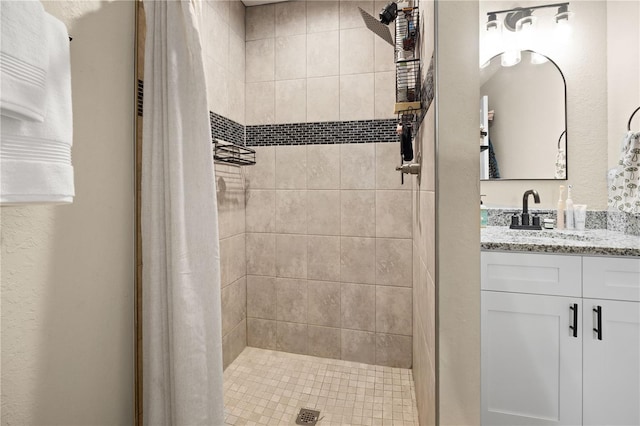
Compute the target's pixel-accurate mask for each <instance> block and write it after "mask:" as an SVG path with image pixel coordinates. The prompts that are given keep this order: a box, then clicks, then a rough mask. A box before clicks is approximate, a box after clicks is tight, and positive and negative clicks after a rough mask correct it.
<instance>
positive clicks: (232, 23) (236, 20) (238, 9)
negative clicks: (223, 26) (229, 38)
mask: <svg viewBox="0 0 640 426" xmlns="http://www.w3.org/2000/svg"><path fill="white" fill-rule="evenodd" d="M245 9H246V8H245V6H244V4H243V3H242V1H241V0H232V1H230V2H229V28H230V29H231V31H233V32H234V33H235V35H237V36H239V37H242V40H243V41H244V37H245V33H246V31H245V27H244V20H245Z"/></svg>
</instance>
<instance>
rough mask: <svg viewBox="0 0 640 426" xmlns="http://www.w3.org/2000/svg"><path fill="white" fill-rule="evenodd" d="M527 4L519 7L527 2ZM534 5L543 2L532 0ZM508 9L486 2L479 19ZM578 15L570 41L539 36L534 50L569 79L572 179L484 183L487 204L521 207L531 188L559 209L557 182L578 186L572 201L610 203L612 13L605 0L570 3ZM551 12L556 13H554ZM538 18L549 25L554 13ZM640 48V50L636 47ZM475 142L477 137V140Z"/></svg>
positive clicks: (595, 206) (549, 205)
mask: <svg viewBox="0 0 640 426" xmlns="http://www.w3.org/2000/svg"><path fill="white" fill-rule="evenodd" d="M526 4H528V3H526V2H524V3H518V6H526ZM532 4H538V3H537V2H532ZM496 9H497V10H500V9H504V3H503V2H500V1H491V2H488V1H487V2H481V3H480V13H479V15H478V21H479V24H480V25H484V23H485V22H486V12H488V11H489V10H496ZM571 11H572V12H575V19H572V20H571V27H572V34H571V36H570V38H569V40H568V41H567V42H566V43H565V42H562V41H561V40H559V39H556V38H553V37H543V35H546V34H547V33H539V34H540V35H539V36H538V37H537V38H536V39H535V40H534V42H535V43H533V44H532V47H534V50H537V51H539V52H540V53H542V54H545V55H547V56H548V57H550V58H551V59H553V60H554V61H555V62H556V63H557V64H558V66H559V67H560V69H561V70H562V72H563V74H564V76H565V79H566V81H567V134H568V150H567V156H568V176H569V180H568V181H561V182H559V181H530V180H522V181H509V182H482V184H481V188H482V193H483V194H487V197H486V198H485V204H487V205H488V206H493V207H519V206H521V205H522V194H523V193H524V191H526V190H527V189H531V188H533V189H536V190H537V191H538V192H539V193H540V200H541V204H540V207H543V208H554V207H555V206H556V204H557V201H558V186H559V185H565V186H566V185H567V184H572V185H573V200H574V202H576V203H581V204H587V206H588V207H587V208H588V209H589V210H594V209H595V210H597V209H600V210H602V209H606V206H607V188H606V185H607V179H606V174H607V167H608V164H607V163H608V161H607V152H608V142H607V133H608V131H607V41H606V34H607V12H606V2H604V1H576V2H571ZM549 13H551V12H549ZM544 18H545V19H544V20H543V19H539V22H540V23H545V22H546V23H548V22H549V21H548V20H549V19H553V14H552V13H551V16H546V15H545V17H544ZM636 51H637V50H636ZM474 141H475V139H474Z"/></svg>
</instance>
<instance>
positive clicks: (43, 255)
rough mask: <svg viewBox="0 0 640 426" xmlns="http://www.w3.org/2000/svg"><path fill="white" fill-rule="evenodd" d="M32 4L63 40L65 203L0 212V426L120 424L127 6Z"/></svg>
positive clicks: (127, 312)
mask: <svg viewBox="0 0 640 426" xmlns="http://www.w3.org/2000/svg"><path fill="white" fill-rule="evenodd" d="M43 4H44V7H45V9H47V11H49V12H50V13H51V14H53V15H54V16H56V17H58V18H59V19H61V20H62V21H64V22H65V24H66V25H67V27H68V29H69V33H70V34H71V35H72V36H73V42H72V43H71V72H72V90H73V112H74V145H73V164H74V167H75V185H76V197H75V200H74V202H73V204H71V205H66V206H57V207H52V206H32V207H7V208H2V210H1V211H0V214H2V219H1V227H2V240H1V241H2V242H1V254H2V263H1V268H2V288H1V291H2V293H1V298H2V354H1V357H2V424H20V425H31V424H33V425H35V424H38V425H42V424H48V425H54V424H60V425H70V424H77V425H81V424H82V425H88V424H93V425H114V424H122V425H124V424H131V423H132V422H133V389H134V386H133V380H134V371H133V365H134V364H133V360H134V357H133V356H134V354H133V343H134V336H133V332H134V324H133V294H134V273H135V269H134V260H135V258H134V251H133V248H134V240H133V239H134V232H133V226H134V225H133V224H134V176H133V173H134V162H133V158H134V157H133V152H134V143H133V131H134V126H133V117H134V109H133V94H134V68H133V59H134V16H135V15H134V4H133V3H132V2H97V1H95V2H86V1H61V2H55V1H47V2H43Z"/></svg>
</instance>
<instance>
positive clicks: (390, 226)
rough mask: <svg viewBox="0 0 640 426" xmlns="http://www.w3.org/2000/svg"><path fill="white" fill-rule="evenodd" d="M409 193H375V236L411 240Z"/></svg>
mask: <svg viewBox="0 0 640 426" xmlns="http://www.w3.org/2000/svg"><path fill="white" fill-rule="evenodd" d="M411 197H412V196H411V192H409V191H382V190H379V191H376V236H377V237H383V238H384V237H391V238H411V234H412V232H411V206H412V200H411Z"/></svg>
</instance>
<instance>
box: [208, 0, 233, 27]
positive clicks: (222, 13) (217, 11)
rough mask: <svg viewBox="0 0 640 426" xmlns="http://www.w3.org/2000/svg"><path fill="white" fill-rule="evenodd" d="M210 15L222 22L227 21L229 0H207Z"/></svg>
mask: <svg viewBox="0 0 640 426" xmlns="http://www.w3.org/2000/svg"><path fill="white" fill-rule="evenodd" d="M207 5H208V6H209V8H210V10H211V11H212V15H209V17H213V16H215V17H217V18H218V20H220V21H222V22H229V1H227V0H214V1H209V2H207Z"/></svg>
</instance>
